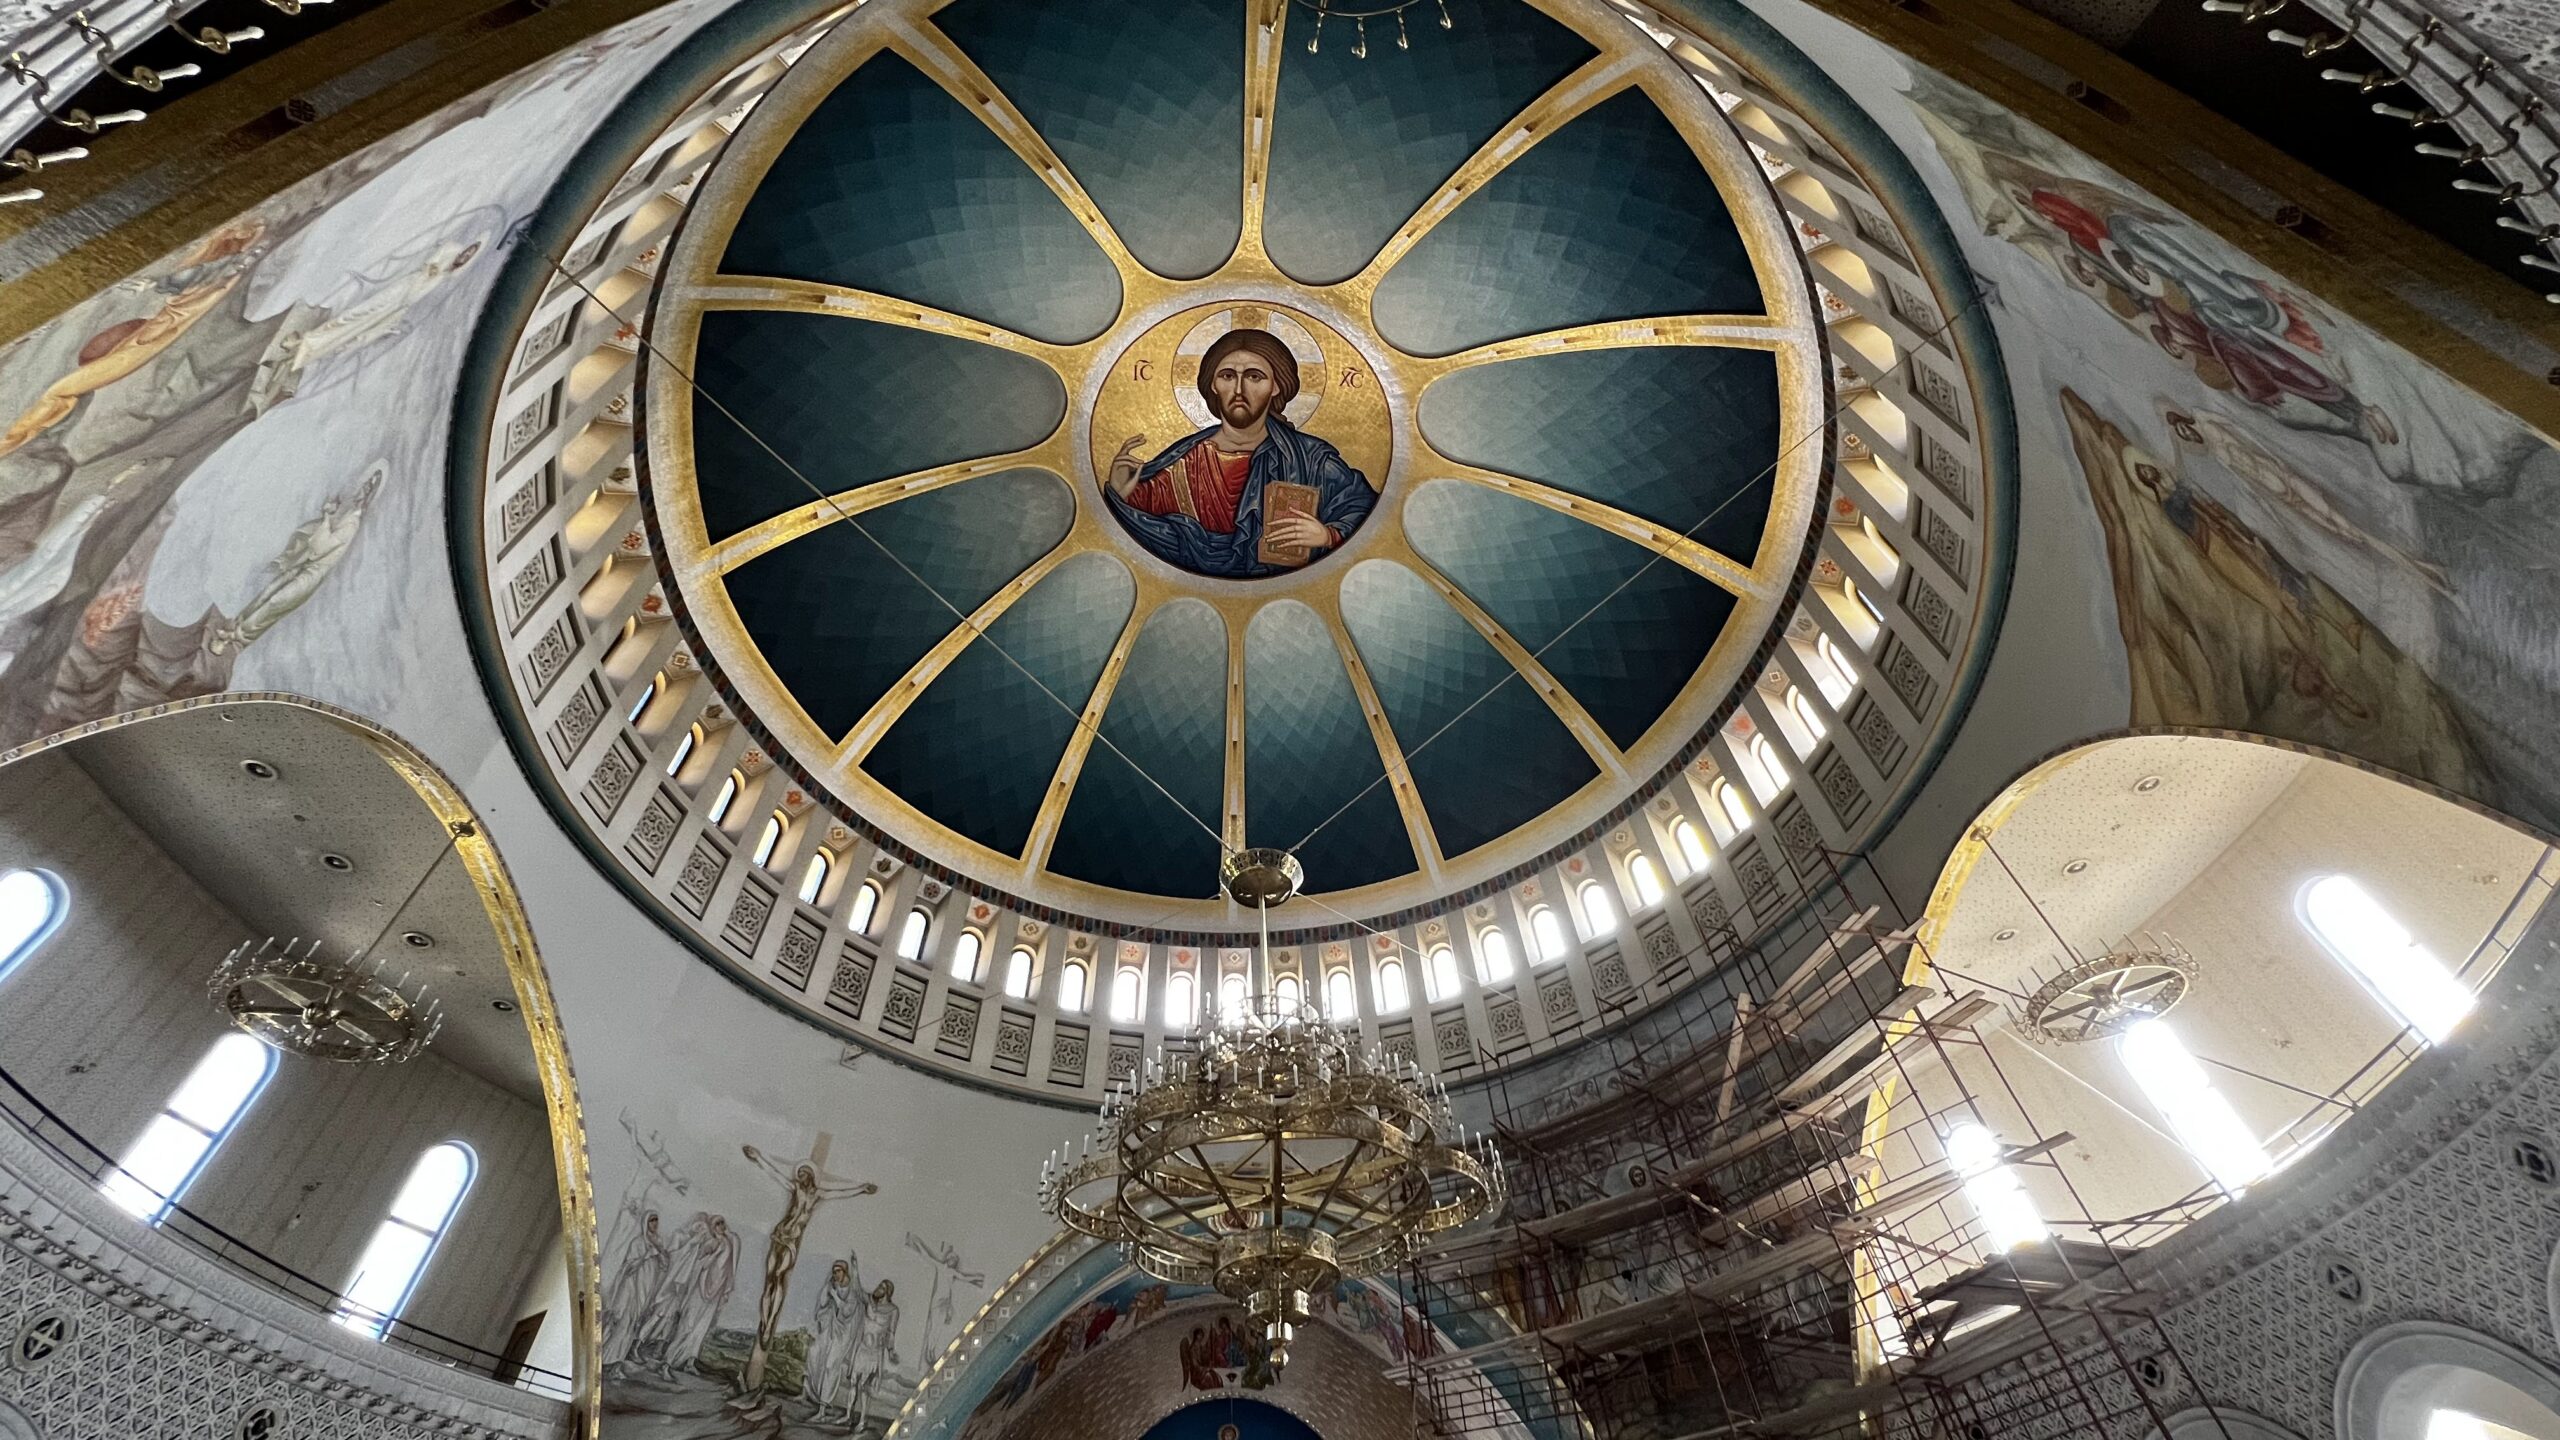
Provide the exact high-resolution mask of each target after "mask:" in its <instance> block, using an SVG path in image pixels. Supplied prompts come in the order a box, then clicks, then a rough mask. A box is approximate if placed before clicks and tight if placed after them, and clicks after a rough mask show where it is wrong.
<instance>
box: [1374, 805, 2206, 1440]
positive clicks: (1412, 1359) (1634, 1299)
mask: <svg viewBox="0 0 2560 1440" xmlns="http://www.w3.org/2000/svg"><path fill="white" fill-rule="evenodd" d="M1793 858H1794V859H1795V860H1796V862H1797V871H1798V873H1797V875H1796V877H1795V878H1796V880H1797V881H1798V883H1799V885H1800V886H1801V893H1802V896H1803V903H1802V904H1800V905H1796V906H1793V907H1790V908H1789V909H1788V912H1787V913H1786V914H1785V915H1783V916H1781V917H1778V918H1777V919H1776V920H1774V921H1773V922H1772V923H1771V924H1769V925H1768V926H1766V927H1764V928H1762V929H1761V930H1760V931H1758V932H1756V933H1754V934H1751V935H1745V934H1742V933H1740V932H1739V931H1738V930H1736V929H1734V928H1732V927H1730V926H1729V925H1728V927H1727V928H1725V929H1724V930H1723V931H1722V932H1721V933H1712V934H1710V935H1709V936H1708V937H1707V939H1706V942H1705V944H1704V945H1703V946H1702V947H1700V950H1699V952H1698V953H1696V954H1693V955H1690V956H1686V957H1683V958H1684V959H1685V960H1686V961H1687V962H1688V963H1690V964H1692V965H1694V966H1695V967H1696V969H1697V970H1698V971H1699V972H1701V973H1702V974H1706V975H1710V976H1714V977H1719V978H1721V980H1722V982H1723V984H1724V987H1725V991H1726V994H1725V996H1724V998H1723V999H1721V1000H1719V1001H1716V1002H1715V1003H1713V1004H1710V1005H1706V1006H1693V1007H1691V1014H1690V1016H1689V1018H1688V1019H1687V1021H1686V1022H1685V1023H1683V1024H1680V1025H1678V1026H1674V1027H1670V1028H1668V1029H1667V1030H1663V1031H1661V1032H1660V1033H1654V1034H1652V1035H1650V1036H1648V1037H1647V1038H1644V1039H1641V1040H1639V1039H1635V1038H1630V1036H1629V1035H1628V1034H1626V1033H1620V1034H1615V1035H1611V1036H1605V1037H1601V1038H1600V1039H1598V1040H1595V1041H1594V1043H1595V1044H1599V1045H1603V1046H1606V1047H1608V1052H1609V1061H1610V1066H1611V1073H1610V1074H1609V1076H1608V1079H1607V1083H1606V1084H1605V1085H1603V1086H1601V1087H1599V1088H1598V1093H1596V1094H1594V1095H1592V1096H1590V1098H1588V1099H1586V1100H1584V1101H1583V1102H1582V1103H1579V1104H1577V1105H1575V1106H1574V1107H1573V1108H1571V1109H1569V1110H1565V1111H1563V1112H1562V1113H1555V1112H1554V1111H1553V1110H1552V1107H1551V1106H1547V1105H1541V1106H1539V1107H1538V1108H1537V1109H1536V1110H1534V1111H1533V1110H1532V1109H1531V1108H1530V1107H1529V1106H1527V1105H1525V1104H1521V1103H1516V1102H1515V1097H1514V1095H1513V1093H1512V1088H1513V1085H1514V1083H1515V1082H1513V1081H1512V1080H1511V1079H1510V1078H1509V1077H1508V1076H1498V1077H1497V1078H1495V1079H1494V1080H1492V1081H1491V1082H1489V1085H1488V1087H1487V1094H1488V1097H1489V1099H1490V1103H1491V1105H1492V1109H1493V1128H1494V1130H1495V1133H1496V1136H1497V1138H1498V1139H1499V1141H1500V1143H1501V1147H1502V1150H1503V1152H1504V1155H1505V1157H1506V1159H1507V1161H1508V1164H1509V1170H1510V1181H1511V1195H1512V1203H1511V1206H1510V1209H1509V1211H1508V1213H1507V1214H1506V1216H1505V1217H1504V1219H1503V1220H1502V1222H1501V1223H1500V1224H1499V1225H1498V1226H1497V1227H1496V1228H1493V1229H1491V1230H1489V1231H1486V1232H1484V1233H1481V1234H1479V1235H1476V1236H1474V1237H1472V1238H1469V1239H1466V1240H1463V1241H1459V1242H1456V1243H1449V1244H1444V1245H1442V1246H1440V1247H1438V1248H1435V1249H1434V1250H1432V1251H1431V1252H1429V1253H1428V1254H1427V1255H1425V1256H1423V1257H1421V1258H1419V1259H1417V1260H1415V1261H1414V1262H1412V1263H1411V1264H1410V1265H1409V1267H1408V1270H1407V1273H1406V1276H1405V1286H1406V1291H1407V1295H1408V1298H1409V1301H1410V1303H1412V1304H1413V1305H1414V1306H1415V1308H1416V1310H1417V1312H1418V1314H1417V1316H1416V1320H1417V1322H1418V1323H1417V1324H1416V1326H1415V1327H1414V1328H1415V1330H1416V1331H1417V1333H1418V1334H1421V1335H1425V1336H1428V1335H1433V1334H1436V1335H1438V1336H1441V1337H1446V1340H1445V1343H1441V1344H1439V1345H1437V1346H1436V1347H1434V1348H1430V1349H1429V1350H1428V1351H1427V1353H1426V1351H1424V1350H1420V1349H1418V1350H1416V1351H1415V1353H1413V1354H1412V1355H1410V1356H1409V1357H1408V1359H1407V1361H1406V1363H1405V1364H1404V1365H1403V1366H1402V1367H1401V1368H1400V1370H1399V1372H1398V1373H1399V1376H1400V1378H1401V1379H1402V1380H1403V1381H1404V1382H1405V1383H1407V1384H1409V1385H1411V1386H1412V1387H1413V1389H1414V1391H1415V1396H1416V1402H1417V1403H1416V1404H1415V1406H1414V1407H1413V1412H1414V1414H1415V1416H1416V1417H1417V1419H1416V1426H1417V1430H1418V1431H1426V1430H1427V1431H1429V1432H1430V1433H1432V1434H1433V1435H1435V1436H1442V1437H1455V1436H1462V1435H1467V1434H1470V1433H1488V1434H1490V1433H1497V1432H1500V1433H1507V1434H1510V1435H1513V1436H1516V1435H1517V1434H1518V1431H1519V1427H1521V1426H1523V1425H1525V1426H1526V1427H1527V1428H1529V1429H1530V1430H1532V1431H1533V1432H1539V1433H1544V1434H1547V1435H1550V1436H1581V1437H1587V1440H1713V1437H1723V1436H1739V1435H1773V1436H1775V1435H1790V1436H1849V1435H1857V1436H1868V1437H1875V1436H1905V1435H1907V1436H1912V1437H1948V1440H1989V1437H1994V1436H1999V1437H2007V1436H2031V1435H2037V1436H2040V1435H2105V1434H2118V1433H2121V1434H2127V1435H2136V1434H2138V1435H2143V1436H2146V1437H2147V1436H2152V1435H2157V1434H2161V1433H2164V1432H2163V1431H2162V1429H2161V1424H2162V1421H2163V1419H2164V1418H2165V1417H2164V1416H2163V1415H2162V1413H2161V1412H2160V1410H2159V1407H2158V1405H2157V1402H2156V1400H2155V1398H2154V1397H2156V1396H2157V1395H2159V1394H2160V1393H2162V1392H2164V1391H2165V1390H2167V1389H2168V1388H2170V1385H2171V1383H2172V1379H2173V1376H2174V1375H2175V1374H2177V1373H2181V1372H2182V1371H2183V1367H2182V1366H2181V1365H2180V1363H2179V1361H2178V1357H2177V1354H2176V1351H2175V1348H2174V1346H2172V1345H2171V1344H2170V1341H2169V1337H2168V1335H2167V1334H2166V1333H2165V1332H2164V1331H2163V1330H2162V1328H2161V1327H2160V1326H2159V1325H2158V1323H2157V1322H2156V1320H2155V1318H2154V1316H2153V1312H2152V1309H2151V1308H2150V1306H2149V1305H2148V1304H2147V1303H2146V1297H2145V1295H2144V1294H2143V1293H2142V1291H2141V1290H2140V1288H2139V1287H2138V1286H2137V1285H2136V1284H2135V1282H2134V1280H2133V1278H2132V1276H2131V1275H2130V1274H2129V1273H2128V1271H2127V1269H2126V1267H2125V1264H2124V1261H2125V1259H2126V1255H2127V1253H2128V1252H2124V1251H2122V1250H2120V1249H2119V1248H2117V1247H2115V1246H2112V1245H2111V1244H2110V1243H2109V1240H2108V1234H2109V1230H2110V1229H2111V1228H2116V1227H2110V1226H2109V1225H2106V1224H2104V1223H2102V1222H2101V1221H2100V1220H2099V1219H2098V1218H2097V1217H2094V1216H2092V1215H2090V1214H2088V1213H2087V1210H2086V1206H2085V1205H2081V1204H2080V1203H2079V1199H2078V1192H2077V1191H2076V1190H2074V1189H2072V1188H2071V1186H2070V1184H2069V1177H2068V1175H2067V1174H2066V1173H2064V1172H2063V1169H2062V1159H2063V1154H2064V1152H2065V1150H2066V1147H2067V1146H2068V1145H2069V1143H2070V1141H2071V1140H2072V1138H2073V1137H2072V1136H2071V1135H2069V1134H2068V1133H2053V1134H2041V1133H2038V1134H2016V1133H2009V1134H2002V1135H2000V1136H1999V1137H1998V1150H1997V1157H1996V1166H1997V1167H2008V1170H2009V1172H2010V1175H2011V1177H2013V1178H2014V1177H2016V1176H2018V1175H2022V1174H2029V1173H2035V1172H2039V1171H2042V1172H2049V1179H2048V1180H2047V1181H2046V1183H2040V1184H2039V1186H2038V1189H2039V1191H2040V1192H2042V1193H2043V1194H2045V1195H2047V1196H2048V1197H2050V1196H2051V1195H2053V1194H2056V1193H2060V1194H2067V1195H2069V1196H2070V1197H2071V1199H2072V1203H2073V1204H2074V1205H2075V1206H2077V1207H2078V1210H2079V1213H2076V1214H2069V1215H2053V1214H2047V1215H2044V1216H2042V1217H2041V1218H2042V1219H2043V1221H2044V1224H2045V1225H2046V1226H2047V1227H2048V1231H2049V1233H2048V1235H2047V1236H2046V1238H2044V1239H2042V1240H2039V1241H2035V1242H2033V1243H2029V1244H2025V1245H2021V1246H2018V1247H2016V1248H2012V1249H2008V1250H2005V1251H2004V1250H2003V1249H2001V1248H2000V1247H1998V1246H1997V1245H1994V1244H1993V1243H1991V1242H1990V1240H1989V1238H1988V1236H1987V1234H1986V1226H1985V1223H1984V1221H1983V1219H1982V1217H1980V1216H1979V1215H1977V1214H1976V1213H1975V1203H1974V1200H1973V1198H1972V1195H1971V1194H1970V1193H1969V1190H1968V1185H1969V1182H1971V1181H1972V1180H1973V1179H1974V1178H1975V1177H1977V1176H1979V1175H1982V1174H1983V1173H1984V1172H1985V1170H1986V1168H1990V1167H1986V1164H1985V1163H1984V1162H1983V1161H1981V1160H1979V1159H1972V1160H1960V1159H1959V1157H1953V1156H1950V1155H1949V1153H1948V1150H1949V1146H1948V1144H1947V1137H1948V1135H1949V1134H1950V1132H1951V1131H1952V1130H1953V1129H1954V1128H1955V1127H1956V1126H1959V1125H1963V1124H1966V1123H1968V1122H1970V1123H1977V1124H1985V1125H1990V1124H1992V1123H1993V1122H1992V1121H1991V1120H1990V1118H1989V1117H1990V1116H1992V1115H1995V1114H1996V1115H1999V1116H2002V1117H2008V1125H2009V1128H2010V1129H2011V1130H2016V1129H2017V1128H2018V1126H2017V1124H2016V1119H2015V1117H2018V1116H2022V1115H2025V1114H2026V1107H2025V1106H2024V1105H2023V1103H2022V1102H2021V1101H2020V1099H2019V1097H2018V1096H2017V1094H2016V1092H2015V1091H2014V1090H2011V1089H2010V1088H2009V1087H2008V1083H2007V1080H2006V1078H2005V1077H2003V1076H2002V1075H2001V1072H2000V1066H1999V1057H1998V1056H1997V1055H1996V1054H1994V1053H1993V1052H1992V1050H1991V1049H1990V1047H1989V1046H1988V1045H1987V1044H1986V1043H1985V1035H1986V1033H1987V1031H1986V1027H1987V1026H1988V1025H1990V1024H1992V1023H1995V1022H1997V1021H1998V1020H1999V1019H2000V1017H2001V1010H2000V1007H1999V1005H1998V1004H1997V1003H1996V1002H1995V1001H1994V1000H1993V999H1992V998H1991V997H1989V996H1987V995H1985V994H1983V993H1981V992H1980V991H1979V990H1975V989H1971V988H1967V987H1962V986H1957V987H1953V988H1948V987H1946V986H1945V985H1944V982H1943V979H1942V977H1940V976H1938V975H1937V974H1936V972H1935V971H1934V970H1933V968H1932V967H1931V966H1930V965H1929V963H1928V957H1927V956H1926V954H1925V953H1924V951H1923V950H1922V947H1921V946H1920V945H1919V942H1918V940H1917V936H1916V926H1914V925H1913V924H1912V923H1911V922H1910V921H1909V920H1908V919H1907V918H1906V917H1904V916H1903V915H1902V914H1901V913H1900V911H1899V908H1898V907H1897V906H1895V905H1894V904H1893V902H1892V899H1891V897H1890V896H1889V894H1887V893H1886V892H1885V890H1884V887H1883V885H1882V884H1881V882H1880V880H1878V879H1877V877H1876V876H1875V874H1874V872H1873V870H1872V868H1871V867H1868V868H1865V869H1864V870H1863V872H1861V871H1859V869H1858V868H1857V867H1859V866H1863V865H1864V862H1863V861H1850V862H1847V863H1848V865H1849V867H1850V868H1847V869H1844V868H1843V863H1844V862H1843V858H1842V857H1838V856H1834V855H1830V854H1827V853H1821V852H1810V853H1806V854H1800V855H1797V856H1795V857H1793ZM1853 882H1856V883H1853ZM1865 893H1872V894H1873V895H1875V896H1876V897H1878V898H1877V899H1876V900H1875V901H1874V902H1873V903H1866V902H1864V901H1863V900H1862V894H1865ZM1959 1056H1962V1057H1964V1060H1965V1063H1964V1064H1962V1065H1958V1064H1957V1063H1956V1060H1957V1057H1959ZM1985 1076H1988V1077H1990V1078H1989V1081H1988V1083H1987V1084H1986V1083H1985V1081H1984V1080H1983V1078H1982V1077H1985ZM1995 1091H1996V1092H1997V1093H1996V1094H1995V1093H1994V1092H1995ZM1978 1101H1980V1102H1982V1103H1977V1102H1978ZM2031 1123H2032V1118H2031V1117H2030V1124H2031ZM2056 1181H2058V1182H2059V1183H2053V1182H2056Z"/></svg>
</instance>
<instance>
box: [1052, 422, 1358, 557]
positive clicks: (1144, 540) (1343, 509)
mask: <svg viewBox="0 0 2560 1440" xmlns="http://www.w3.org/2000/svg"><path fill="white" fill-rule="evenodd" d="M1263 423H1264V425H1265V426H1266V427H1267V429H1268V432H1269V433H1268V434H1266V435H1265V436H1264V438H1263V441H1262V443H1261V444H1260V445H1257V446H1255V447H1254V451H1253V464H1252V468H1250V469H1249V470H1247V471H1246V472H1245V477H1244V491H1243V493H1242V494H1240V495H1238V496H1237V497H1236V528H1235V532H1234V533H1233V534H1228V535H1221V534H1218V533H1216V532H1215V531H1212V530H1210V529H1208V528H1207V527H1205V526H1203V525H1202V524H1201V523H1200V522H1199V521H1197V520H1194V519H1192V518H1191V517H1190V516H1188V515H1184V514H1180V513H1178V512H1177V513H1175V514H1171V515H1150V514H1148V513H1147V512H1145V511H1143V510H1140V509H1138V508H1137V507H1136V506H1134V505H1131V504H1130V503H1129V502H1128V500H1127V499H1125V498H1123V497H1122V496H1121V495H1120V494H1119V492H1117V491H1115V490H1113V489H1112V488H1111V487H1110V486H1109V485H1108V484H1106V485H1104V486H1103V493H1104V495H1105V496H1107V497H1108V498H1109V499H1110V501H1111V511H1112V513H1113V514H1115V515H1117V516H1119V517H1120V523H1121V524H1123V525H1126V526H1128V527H1129V530H1130V532H1131V533H1132V534H1135V535H1136V536H1137V537H1138V540H1139V543H1141V544H1143V545H1145V546H1146V547H1147V548H1148V549H1149V550H1151V551H1153V552H1155V554H1157V555H1158V556H1160V557H1162V558H1163V559H1166V560H1170V561H1172V562H1173V563H1174V564H1176V565H1179V566H1181V567H1183V568H1184V569H1186V570H1193V571H1197V572H1199V573H1200V574H1203V575H1217V576H1223V577H1226V578H1230V579H1236V580H1249V579H1253V578H1256V577H1258V576H1263V575H1281V574H1286V573H1287V572H1289V571H1291V570H1294V569H1297V568H1299V567H1297V566H1294V565H1265V564H1263V563H1262V562H1261V561H1260V560H1259V559H1257V558H1256V556H1257V555H1258V554H1259V553H1260V551H1261V549H1262V488H1263V487H1264V486H1265V485H1268V484H1270V483H1271V482H1272V481H1274V480H1285V481H1287V482H1289V483H1290V484H1293V485H1313V486H1314V487H1316V490H1317V492H1318V494H1317V500H1316V518H1317V519H1318V520H1320V521H1322V522H1324V524H1326V525H1327V526H1329V527H1331V529H1332V530H1333V532H1334V533H1335V534H1337V535H1340V536H1342V537H1343V538H1344V539H1346V540H1347V539H1349V538H1350V537H1351V532H1353V531H1355V530H1357V529H1359V528H1360V522H1361V521H1363V520H1366V519H1368V518H1369V511H1370V510H1371V509H1372V508H1373V507H1374V506H1376V505H1377V503H1378V492H1377V491H1375V490H1373V489H1371V488H1370V487H1369V482H1368V481H1367V480H1366V479H1363V478H1362V477H1361V474H1360V472H1359V471H1357V470H1354V469H1352V468H1351V467H1350V466H1349V465H1347V464H1345V463H1343V459H1342V452H1341V451H1339V450H1336V449H1334V448H1333V446H1332V445H1331V444H1329V443H1327V442H1325V441H1322V440H1319V439H1317V438H1316V437H1315V436H1313V435H1310V434H1308V433H1306V432H1305V431H1303V430H1300V429H1299V428H1298V427H1296V426H1294V425H1292V424H1290V423H1289V422H1288V421H1286V420H1283V419H1281V418H1280V417H1279V416H1278V415H1272V416H1270V417H1269V418H1268V419H1266V420H1265V421H1264V422H1263ZM1218 429H1219V427H1217V426H1215V425H1212V426H1210V427H1209V428H1208V429H1206V430H1202V431H1199V432H1198V433H1196V434H1192V435H1187V436H1185V437H1183V438H1182V439H1180V440H1177V441H1175V442H1173V443H1172V444H1171V445H1168V446H1166V447H1165V449H1164V453H1163V454H1160V455H1158V456H1157V457H1156V458H1154V459H1153V460H1150V461H1148V462H1147V463H1146V465H1145V466H1144V467H1142V468H1141V469H1140V470H1139V471H1138V479H1139V481H1141V482H1143V481H1146V480H1149V479H1152V478H1154V477H1155V476H1156V475H1159V474H1161V473H1163V472H1164V471H1165V470H1166V469H1168V468H1170V467H1172V466H1174V465H1177V464H1179V463H1181V460H1182V457H1183V456H1185V455H1188V454H1190V453H1191V447H1193V446H1195V445H1200V444H1205V443H1206V442H1207V441H1208V439H1209V437H1210V436H1212V435H1215V434H1217V433H1218ZM1324 553H1325V552H1324V551H1323V550H1317V551H1315V552H1314V553H1313V554H1310V555H1309V556H1308V557H1307V558H1308V559H1309V560H1313V559H1314V558H1315V557H1316V556H1317V555H1322V554H1324Z"/></svg>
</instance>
